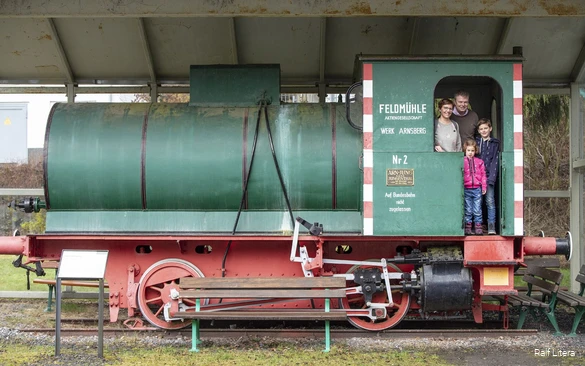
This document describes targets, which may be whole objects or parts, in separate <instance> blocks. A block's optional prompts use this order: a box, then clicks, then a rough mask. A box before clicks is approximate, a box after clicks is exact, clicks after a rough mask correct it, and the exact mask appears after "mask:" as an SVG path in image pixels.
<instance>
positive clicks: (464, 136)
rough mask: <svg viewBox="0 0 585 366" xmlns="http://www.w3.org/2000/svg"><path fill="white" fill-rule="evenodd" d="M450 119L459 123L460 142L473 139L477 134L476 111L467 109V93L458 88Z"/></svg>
mask: <svg viewBox="0 0 585 366" xmlns="http://www.w3.org/2000/svg"><path fill="white" fill-rule="evenodd" d="M451 119H452V120H453V121H455V122H457V123H458V124H459V134H460V135H461V144H464V143H465V141H467V140H474V141H475V138H476V137H477V136H478V134H477V122H478V121H479V117H478V116H477V113H475V112H474V111H472V110H470V109H469V93H468V92H466V91H464V90H459V91H458V92H457V93H455V109H454V110H453V114H452V115H451Z"/></svg>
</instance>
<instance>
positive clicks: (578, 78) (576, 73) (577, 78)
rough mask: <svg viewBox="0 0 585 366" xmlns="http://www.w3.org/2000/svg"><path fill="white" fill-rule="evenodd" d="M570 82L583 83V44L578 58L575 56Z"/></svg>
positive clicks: (584, 58) (584, 61) (584, 70)
mask: <svg viewBox="0 0 585 366" xmlns="http://www.w3.org/2000/svg"><path fill="white" fill-rule="evenodd" d="M571 80H572V81H574V82H576V83H583V82H585V44H584V45H583V47H582V48H581V52H579V56H577V60H576V61H575V65H574V66H573V71H571Z"/></svg>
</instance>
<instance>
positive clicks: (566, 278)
mask: <svg viewBox="0 0 585 366" xmlns="http://www.w3.org/2000/svg"><path fill="white" fill-rule="evenodd" d="M554 270H555V271H560V272H561V273H562V274H563V279H562V280H561V287H566V288H571V270H570V269H569V268H559V269H556V268H555V269H554ZM526 286H528V284H527V283H526V282H524V281H523V280H522V276H514V287H526Z"/></svg>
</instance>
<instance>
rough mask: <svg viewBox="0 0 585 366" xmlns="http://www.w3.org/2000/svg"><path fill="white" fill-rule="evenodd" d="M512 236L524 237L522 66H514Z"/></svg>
mask: <svg viewBox="0 0 585 366" xmlns="http://www.w3.org/2000/svg"><path fill="white" fill-rule="evenodd" d="M513 67H514V72H513V86H512V88H513V97H514V235H524V153H523V144H524V142H523V139H522V64H514V65H513Z"/></svg>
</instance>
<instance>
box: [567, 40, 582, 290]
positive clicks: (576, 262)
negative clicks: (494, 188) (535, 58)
mask: <svg viewBox="0 0 585 366" xmlns="http://www.w3.org/2000/svg"><path fill="white" fill-rule="evenodd" d="M581 53H583V51H582V52H581ZM580 89H581V85H579V84H577V83H572V84H571V110H570V125H569V139H570V156H571V171H570V184H571V186H570V190H571V208H570V209H571V218H570V230H571V234H572V237H573V260H572V261H571V279H574V278H575V277H577V275H578V274H579V269H580V268H581V265H582V264H583V263H585V260H584V254H585V253H584V251H583V249H582V245H583V244H582V243H583V241H584V238H583V170H582V164H583V122H584V121H583V114H582V113H581V104H582V98H581V94H580ZM571 290H572V291H574V292H578V290H579V283H578V282H576V281H575V280H572V282H571Z"/></svg>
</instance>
